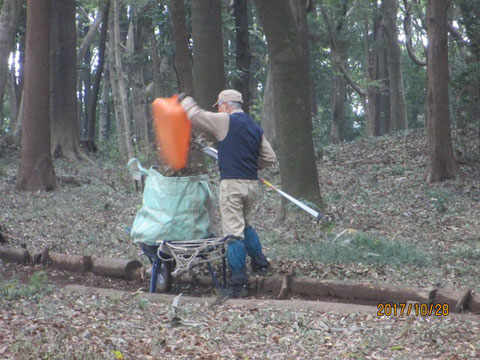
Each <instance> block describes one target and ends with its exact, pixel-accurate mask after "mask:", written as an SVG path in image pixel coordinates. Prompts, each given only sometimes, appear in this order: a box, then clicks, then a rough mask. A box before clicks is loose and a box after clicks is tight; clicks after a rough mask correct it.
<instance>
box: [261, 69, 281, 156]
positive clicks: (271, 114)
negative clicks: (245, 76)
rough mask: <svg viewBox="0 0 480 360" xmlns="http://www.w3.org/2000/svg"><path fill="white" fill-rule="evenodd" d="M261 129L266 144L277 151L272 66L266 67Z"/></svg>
mask: <svg viewBox="0 0 480 360" xmlns="http://www.w3.org/2000/svg"><path fill="white" fill-rule="evenodd" d="M261 122H262V128H263V131H264V134H265V137H266V138H267V140H268V142H269V143H270V144H271V145H272V147H273V148H274V149H275V150H276V149H277V139H276V137H275V96H274V93H273V78H272V66H271V65H269V66H268V73H267V81H266V82H265V89H264V91H263V104H262V112H261Z"/></svg>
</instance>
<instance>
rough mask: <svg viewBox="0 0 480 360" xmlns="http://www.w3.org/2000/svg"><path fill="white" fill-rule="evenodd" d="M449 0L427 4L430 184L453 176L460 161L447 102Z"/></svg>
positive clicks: (435, 0)
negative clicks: (458, 160) (456, 155)
mask: <svg viewBox="0 0 480 360" xmlns="http://www.w3.org/2000/svg"><path fill="white" fill-rule="evenodd" d="M447 7H448V0H428V4H427V36H428V44H429V45H428V48H427V104H428V105H427V116H428V124H427V138H428V164H427V175H426V181H427V183H432V182H436V181H442V180H445V179H451V178H453V177H454V176H455V172H456V169H457V164H456V162H455V157H454V155H453V148H452V140H451V133H450V118H449V103H448V101H449V100H448V81H449V80H448V77H449V76H448V36H447Z"/></svg>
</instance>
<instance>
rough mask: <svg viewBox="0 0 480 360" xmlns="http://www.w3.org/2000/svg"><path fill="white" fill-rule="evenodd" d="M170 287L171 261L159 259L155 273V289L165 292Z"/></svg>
mask: <svg viewBox="0 0 480 360" xmlns="http://www.w3.org/2000/svg"><path fill="white" fill-rule="evenodd" d="M171 287H172V261H161V262H160V268H159V269H158V275H157V286H156V288H157V291H158V292H166V291H169V290H170V288H171Z"/></svg>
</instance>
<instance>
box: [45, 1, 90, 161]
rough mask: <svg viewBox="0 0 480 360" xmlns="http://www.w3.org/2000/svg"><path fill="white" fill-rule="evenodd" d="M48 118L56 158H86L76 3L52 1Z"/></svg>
mask: <svg viewBox="0 0 480 360" xmlns="http://www.w3.org/2000/svg"><path fill="white" fill-rule="evenodd" d="M51 26H52V33H51V59H50V61H51V63H50V66H51V71H50V89H51V90H50V91H51V100H50V105H51V106H50V109H51V113H50V119H51V144H52V153H53V154H54V155H55V156H60V157H66V158H70V159H73V158H85V155H84V154H83V152H82V150H81V149H80V146H79V139H80V132H79V119H78V103H77V93H76V91H77V61H76V56H77V54H76V45H77V44H76V39H77V36H76V26H75V0H52V25H51Z"/></svg>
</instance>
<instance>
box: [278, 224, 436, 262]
mask: <svg viewBox="0 0 480 360" xmlns="http://www.w3.org/2000/svg"><path fill="white" fill-rule="evenodd" d="M345 234H346V235H345ZM271 253H272V255H273V256H274V257H275V258H292V259H298V260H302V261H315V262H317V261H318V262H321V263H326V264H331V263H360V264H370V265H390V266H399V265H415V266H427V265H430V264H431V262H432V261H433V259H434V255H433V254H431V253H428V252H425V251H424V250H421V249H419V248H418V247H417V246H415V245H411V244H407V243H405V242H402V241H398V240H386V239H383V238H381V237H375V236H372V235H370V234H366V233H358V232H348V231H347V232H346V233H344V234H340V236H337V237H332V236H331V235H330V236H328V237H327V238H326V239H324V240H321V241H316V242H308V243H297V244H284V245H283V246H281V244H280V241H277V242H275V244H274V245H273V249H272V251H271Z"/></svg>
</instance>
